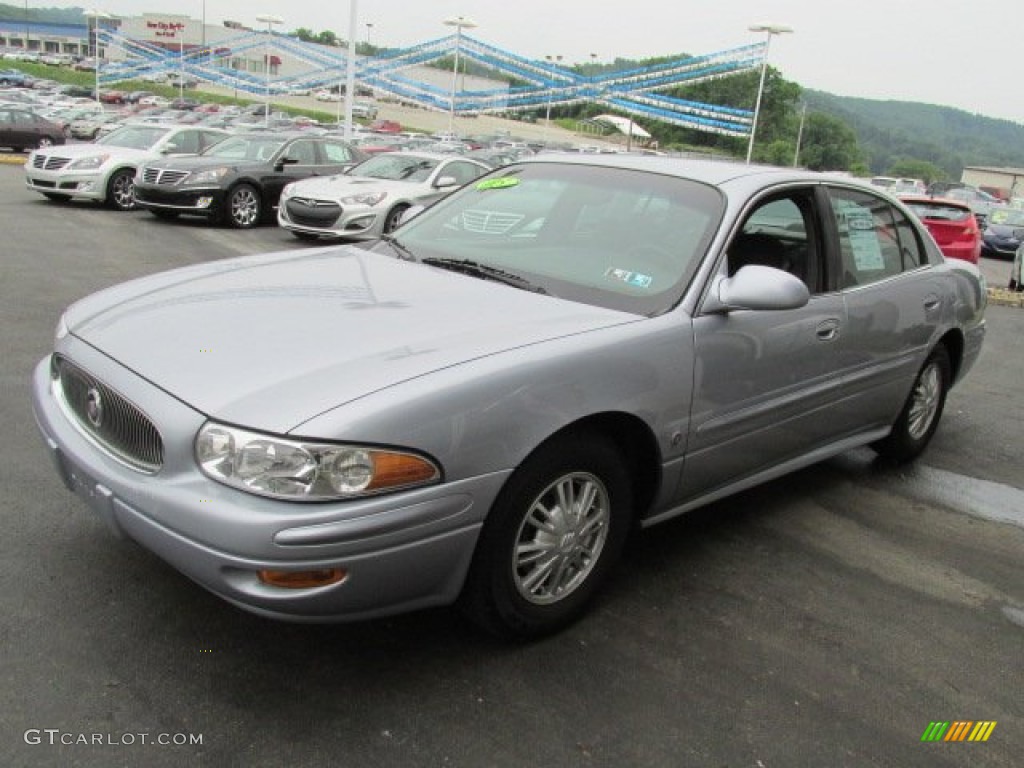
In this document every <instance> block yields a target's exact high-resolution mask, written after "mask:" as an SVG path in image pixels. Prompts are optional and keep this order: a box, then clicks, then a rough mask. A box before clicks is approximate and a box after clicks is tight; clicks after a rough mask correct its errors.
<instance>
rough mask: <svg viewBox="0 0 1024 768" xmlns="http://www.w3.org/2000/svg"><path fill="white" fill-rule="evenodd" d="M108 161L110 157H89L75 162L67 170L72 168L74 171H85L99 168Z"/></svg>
mask: <svg viewBox="0 0 1024 768" xmlns="http://www.w3.org/2000/svg"><path fill="white" fill-rule="evenodd" d="M109 159H110V155H92V156H90V157H83V158H82V159H81V160H75V162H73V163H72V164H71V165H69V166H68V168H74V169H75V170H76V171H87V170H90V169H92V168H99V167H100V166H101V165H103V164H104V163H105V162H107V160H109Z"/></svg>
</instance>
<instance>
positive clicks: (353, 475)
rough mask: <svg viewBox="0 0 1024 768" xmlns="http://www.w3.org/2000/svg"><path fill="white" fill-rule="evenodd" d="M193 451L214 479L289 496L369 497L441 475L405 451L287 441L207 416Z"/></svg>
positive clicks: (301, 498)
mask: <svg viewBox="0 0 1024 768" xmlns="http://www.w3.org/2000/svg"><path fill="white" fill-rule="evenodd" d="M195 453H196V461H197V462H198V463H199V467H200V469H202V471H203V473H204V474H206V475H207V476H208V477H211V478H213V479H214V480H217V481H219V482H222V483H225V484H226V485H230V486H234V487H235V488H239V489H241V490H243V491H249V492H250V493H255V494H259V495H261V496H273V497H275V498H281V499H289V500H293V501H324V500H328V499H347V498H356V497H359V496H370V495H374V494H378V493H387V492H388V491H397V490H401V489H405V488H413V487H416V486H420V485H429V484H430V483H433V482H436V481H438V480H440V478H441V472H440V470H439V469H438V467H437V465H436V464H434V463H433V462H432V461H430V460H429V459H427V458H425V457H423V456H418V455H416V454H414V453H409V452H406V451H394V450H388V449H383V448H374V447H369V446H363V445H345V444H336V443H320V442H310V441H307V440H292V439H289V438H284V437H278V436H276V435H265V434H261V433H258V432H250V431H248V430H245V429H238V428H237V427H229V426H226V425H223V424H217V423H215V422H212V421H211V422H207V423H206V424H204V425H203V427H202V429H200V430H199V434H198V435H197V436H196V444H195Z"/></svg>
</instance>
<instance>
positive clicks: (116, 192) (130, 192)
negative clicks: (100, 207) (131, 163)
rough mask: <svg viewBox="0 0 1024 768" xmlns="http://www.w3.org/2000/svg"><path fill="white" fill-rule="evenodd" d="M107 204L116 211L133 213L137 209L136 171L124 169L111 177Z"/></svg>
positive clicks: (108, 185)
mask: <svg viewBox="0 0 1024 768" xmlns="http://www.w3.org/2000/svg"><path fill="white" fill-rule="evenodd" d="M106 203H107V205H108V206H109V207H111V208H113V209H114V210H115V211H131V210H133V209H134V208H135V171H134V170H133V169H131V168H123V169H122V170H120V171H117V172H116V173H115V174H114V175H113V176H111V177H110V181H109V182H108V183H107V200H106Z"/></svg>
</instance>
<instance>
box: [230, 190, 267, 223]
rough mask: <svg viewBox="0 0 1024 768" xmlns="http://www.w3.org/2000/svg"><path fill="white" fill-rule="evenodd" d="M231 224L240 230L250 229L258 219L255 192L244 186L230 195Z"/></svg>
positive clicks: (258, 201) (258, 203)
mask: <svg viewBox="0 0 1024 768" xmlns="http://www.w3.org/2000/svg"><path fill="white" fill-rule="evenodd" d="M230 206H231V208H230V216H231V223H232V224H234V225H235V226H236V227H240V228H242V229H245V228H248V227H252V226H254V225H255V224H256V222H257V221H258V220H259V217H260V199H259V195H257V194H256V190H254V189H253V188H252V187H250V186H247V185H244V186H241V187H238V188H237V189H236V190H235V191H234V192H232V193H231V201H230Z"/></svg>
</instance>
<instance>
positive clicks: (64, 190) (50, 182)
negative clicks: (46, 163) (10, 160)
mask: <svg viewBox="0 0 1024 768" xmlns="http://www.w3.org/2000/svg"><path fill="white" fill-rule="evenodd" d="M25 186H26V187H28V188H29V189H31V190H33V191H34V192H39V193H41V194H46V193H51V194H58V195H67V196H68V197H73V198H78V199H82V200H97V201H103V200H105V199H106V197H107V175H106V174H105V173H103V172H101V171H73V170H64V171H48V170H45V169H40V168H35V167H33V166H31V165H29V164H28V163H26V164H25Z"/></svg>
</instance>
